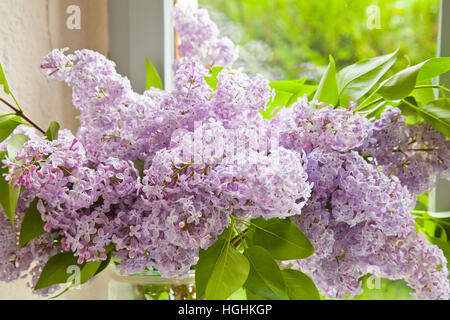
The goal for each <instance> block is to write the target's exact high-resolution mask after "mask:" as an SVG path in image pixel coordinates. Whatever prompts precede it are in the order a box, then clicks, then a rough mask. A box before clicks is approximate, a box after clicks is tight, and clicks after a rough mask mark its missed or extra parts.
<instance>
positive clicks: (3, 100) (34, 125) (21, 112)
mask: <svg viewBox="0 0 450 320" xmlns="http://www.w3.org/2000/svg"><path fill="white" fill-rule="evenodd" d="M13 98H14V96H13ZM14 100H15V98H14ZM0 101H1V102H3V103H4V104H6V105H7V106H8V107H9V108H11V109H12V110H14V111H15V112H16V113H15V114H16V115H18V116H19V117H21V118H22V119H24V120H25V121H27V122H28V123H29V124H31V125H32V126H33V127H35V128H36V129H37V130H38V131H40V132H41V133H42V134H45V131H44V130H42V129H41V128H40V127H39V126H38V125H37V124H36V123H34V122H33V121H32V120H31V119H29V118H28V117H27V116H26V115H25V114H24V113H23V111H22V109H21V108H20V107H19V109H17V108H16V107H14V106H13V105H12V104H10V103H9V102H8V101H6V100H5V99H3V98H0ZM16 103H17V102H16ZM18 106H19V105H18Z"/></svg>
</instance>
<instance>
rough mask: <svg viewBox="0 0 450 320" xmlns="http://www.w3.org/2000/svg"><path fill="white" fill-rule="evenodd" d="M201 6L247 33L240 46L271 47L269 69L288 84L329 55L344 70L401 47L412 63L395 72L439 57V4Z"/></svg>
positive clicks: (254, 2) (377, 0)
mask: <svg viewBox="0 0 450 320" xmlns="http://www.w3.org/2000/svg"><path fill="white" fill-rule="evenodd" d="M199 2H200V5H201V6H202V7H206V8H208V9H210V11H212V12H213V11H215V12H219V13H221V14H223V15H225V17H226V18H227V19H229V20H230V21H232V22H235V23H237V24H238V25H240V26H241V27H242V28H243V31H244V32H243V35H242V36H241V37H240V39H239V40H238V43H239V44H240V45H242V44H245V43H247V42H249V41H252V40H261V41H263V42H265V43H267V44H268V46H269V47H270V48H271V50H272V51H273V54H272V55H271V58H270V60H269V61H268V64H269V66H268V67H272V68H273V67H276V68H277V69H278V70H280V72H279V73H280V76H281V78H284V79H295V78H298V77H299V75H304V74H305V72H308V70H307V69H308V68H310V66H308V63H309V64H310V63H313V64H314V65H317V66H325V65H326V64H327V63H328V55H329V54H332V55H333V57H334V58H335V59H336V63H337V66H338V67H342V66H345V65H348V64H351V63H354V62H356V61H358V60H361V59H364V58H369V57H374V56H379V55H383V54H387V53H389V52H393V51H395V49H397V48H400V53H399V57H402V56H405V57H406V58H407V59H399V60H403V63H404V64H403V65H402V64H401V63H398V64H396V66H395V69H396V70H394V71H398V70H401V69H402V68H404V67H405V66H406V64H407V63H408V61H409V62H410V64H415V63H418V62H420V61H422V60H424V59H425V58H431V57H434V56H435V54H436V42H437V32H438V21H439V19H438V16H439V0H320V1H306V0H200V1H199ZM377 12H379V15H378V16H377ZM378 17H379V29H377V28H376V27H377V18H378ZM371 27H372V28H371ZM233 40H234V41H236V40H235V39H233ZM249 71H251V70H249Z"/></svg>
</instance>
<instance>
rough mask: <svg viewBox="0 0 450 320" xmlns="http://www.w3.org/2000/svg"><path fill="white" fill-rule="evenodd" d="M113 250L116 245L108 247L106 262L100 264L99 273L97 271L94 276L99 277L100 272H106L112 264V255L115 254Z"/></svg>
mask: <svg viewBox="0 0 450 320" xmlns="http://www.w3.org/2000/svg"><path fill="white" fill-rule="evenodd" d="M113 250H114V245H112V244H110V245H108V246H107V247H106V255H107V258H106V260H103V261H102V262H101V263H100V266H99V267H98V269H97V271H95V274H94V276H96V275H98V274H99V273H100V272H102V271H103V270H105V269H106V267H108V265H109V263H110V262H111V259H112V253H113Z"/></svg>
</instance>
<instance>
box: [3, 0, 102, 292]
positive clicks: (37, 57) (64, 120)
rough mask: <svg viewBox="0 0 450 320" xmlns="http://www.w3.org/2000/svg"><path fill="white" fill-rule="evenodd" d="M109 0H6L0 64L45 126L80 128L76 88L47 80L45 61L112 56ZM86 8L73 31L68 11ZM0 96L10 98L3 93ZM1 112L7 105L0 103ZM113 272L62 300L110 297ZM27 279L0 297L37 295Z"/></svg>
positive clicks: (28, 108)
mask: <svg viewBox="0 0 450 320" xmlns="http://www.w3.org/2000/svg"><path fill="white" fill-rule="evenodd" d="M106 2H107V0H1V1H0V62H1V63H2V65H3V68H4V69H5V73H6V76H7V79H8V82H9V85H10V88H11V90H12V91H13V93H14V94H15V96H16V98H17V99H18V100H19V102H20V104H21V106H22V108H23V109H24V111H25V113H26V114H27V115H29V116H30V118H32V119H34V120H35V121H36V122H37V123H38V124H39V125H40V126H41V127H42V128H47V126H48V124H49V123H50V121H52V120H56V121H59V122H60V124H61V125H62V126H63V127H66V128H69V129H71V130H72V131H73V132H74V133H75V131H76V129H77V127H78V122H77V120H76V119H75V116H76V114H77V112H76V110H75V109H74V108H73V107H72V104H71V92H70V90H69V89H68V88H67V87H66V86H65V85H64V84H61V83H55V82H47V80H46V79H45V78H44V76H43V75H42V74H41V71H40V69H39V65H40V62H41V60H42V58H43V57H44V55H46V54H47V53H48V52H49V51H50V50H51V49H53V48H61V47H66V46H67V47H71V48H72V49H80V48H89V49H93V50H97V51H99V52H101V53H103V54H105V55H107V54H108V28H107V25H108V21H107V6H106V5H107V3H106ZM71 4H76V5H79V6H80V8H81V29H80V30H68V29H67V27H66V19H67V18H68V14H66V9H67V7H68V6H69V5H71ZM0 95H1V96H2V97H3V98H5V96H4V94H3V91H1V92H0ZM0 108H1V109H2V110H6V109H4V107H3V106H0ZM107 280H108V274H107V273H105V274H104V275H101V276H100V278H99V279H97V280H94V281H93V283H91V284H89V285H86V286H83V288H82V289H80V290H74V291H72V292H69V293H68V294H66V295H64V296H63V297H62V298H63V299H69V298H70V299H79V298H84V299H105V298H106V297H107V289H106V283H107ZM30 292H31V291H30V289H29V288H27V287H26V286H25V284H24V281H16V282H14V283H10V284H5V283H0V299H36V298H38V297H37V296H36V295H32V294H31V293H30Z"/></svg>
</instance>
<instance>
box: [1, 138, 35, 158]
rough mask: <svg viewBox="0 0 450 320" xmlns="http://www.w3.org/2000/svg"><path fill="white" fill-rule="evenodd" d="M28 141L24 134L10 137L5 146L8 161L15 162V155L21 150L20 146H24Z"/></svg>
mask: <svg viewBox="0 0 450 320" xmlns="http://www.w3.org/2000/svg"><path fill="white" fill-rule="evenodd" d="M28 140H30V138H28V137H27V136H26V135H24V134H21V133H19V134H16V135H14V136H12V137H11V138H10V139H9V140H8V144H7V147H6V148H7V151H8V157H9V159H10V160H13V161H14V160H15V159H16V153H17V152H18V151H19V150H20V149H22V146H23V145H24V143H25V142H27V141H28Z"/></svg>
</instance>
